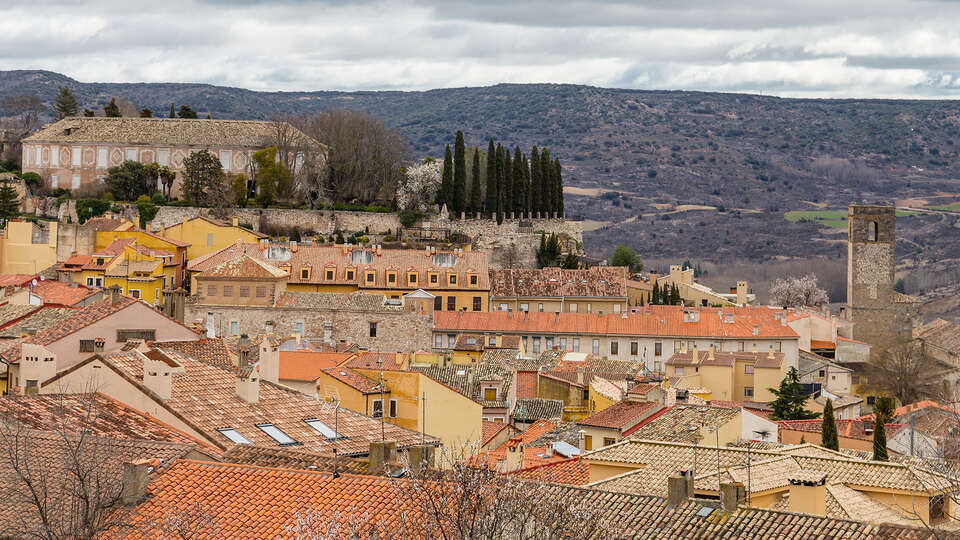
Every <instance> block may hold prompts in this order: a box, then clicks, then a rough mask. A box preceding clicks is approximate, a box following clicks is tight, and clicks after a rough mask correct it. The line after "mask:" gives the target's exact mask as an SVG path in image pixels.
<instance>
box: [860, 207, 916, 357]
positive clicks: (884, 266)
mask: <svg viewBox="0 0 960 540" xmlns="http://www.w3.org/2000/svg"><path fill="white" fill-rule="evenodd" d="M896 224H897V217H896V209H895V208H894V206H892V205H888V206H861V205H856V204H851V205H850V208H849V210H848V213H847V227H848V235H849V236H848V240H847V305H846V311H845V313H846V317H847V318H848V319H849V320H851V321H853V337H854V339H857V340H860V341H864V342H867V343H869V344H870V345H871V346H872V347H873V348H872V350H871V352H872V353H873V354H881V353H882V352H883V351H884V350H885V349H886V348H888V347H890V346H892V345H895V344H897V343H901V342H907V341H909V340H910V339H911V338H912V337H913V327H914V326H915V324H916V322H918V321H919V303H918V301H916V300H915V299H913V298H911V297H909V296H907V295H904V294H900V293H898V292H896V291H894V290H893V285H894V282H895V279H894V270H895V259H894V244H895V241H896Z"/></svg>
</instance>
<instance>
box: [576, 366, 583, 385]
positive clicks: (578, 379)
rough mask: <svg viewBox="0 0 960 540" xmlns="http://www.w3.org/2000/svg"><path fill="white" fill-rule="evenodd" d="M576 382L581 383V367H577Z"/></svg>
mask: <svg viewBox="0 0 960 540" xmlns="http://www.w3.org/2000/svg"><path fill="white" fill-rule="evenodd" d="M577 384H583V368H582V367H578V368H577Z"/></svg>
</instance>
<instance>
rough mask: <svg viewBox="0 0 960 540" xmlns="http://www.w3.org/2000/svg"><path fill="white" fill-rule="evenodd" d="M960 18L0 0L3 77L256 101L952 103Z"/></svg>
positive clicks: (827, 1) (527, 3)
mask: <svg viewBox="0 0 960 540" xmlns="http://www.w3.org/2000/svg"><path fill="white" fill-rule="evenodd" d="M958 21H960V1H958V0H940V1H922V0H918V1H905V0H904V1H899V0H873V1H869V2H859V1H856V2H854V1H848V0H804V1H799V2H793V1H788V0H740V1H737V2H728V1H725V0H691V1H682V0H636V1H633V2H615V1H590V0H574V1H561V0H519V1H518V0H512V1H504V0H484V1H476V2H468V1H465V0H407V1H392V0H382V1H357V2H342V1H334V0H276V1H267V0H233V1H231V0H160V1H151V2H141V1H138V0H129V1H107V0H87V1H82V2H81V1H79V0H29V1H24V0H0V69H48V70H53V71H58V72H61V73H64V74H66V75H69V76H71V77H74V78H75V79H78V80H81V81H87V82H93V81H100V82H138V81H147V82H160V81H175V82H209V83H213V84H221V85H229V86H239V87H245V88H251V89H256V90H366V89H401V90H419V89H429V88H443V87H458V86H480V85H490V84H496V83H499V82H517V83H523V82H564V83H582V84H591V85H597V86H611V87H626V88H645V89H687V90H719V91H738V92H751V93H765V94H776V95H782V96H802V97H821V96H822V97H931V98H932V97H953V98H960V25H958V24H957V22H958Z"/></svg>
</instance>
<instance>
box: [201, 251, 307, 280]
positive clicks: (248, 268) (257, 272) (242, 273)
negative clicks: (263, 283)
mask: <svg viewBox="0 0 960 540" xmlns="http://www.w3.org/2000/svg"><path fill="white" fill-rule="evenodd" d="M289 275H290V274H289V273H288V272H286V271H284V270H280V269H279V268H277V267H275V266H273V265H271V264H267V263H265V262H263V261H260V260H257V259H254V258H253V257H250V256H248V255H241V256H239V257H236V258H234V259H230V260H229V261H226V262H222V263H220V264H218V265H217V266H214V267H212V268H208V269H206V270H204V271H203V272H200V273H199V274H198V275H197V277H198V278H233V279H236V278H244V279H278V278H283V277H287V276H289Z"/></svg>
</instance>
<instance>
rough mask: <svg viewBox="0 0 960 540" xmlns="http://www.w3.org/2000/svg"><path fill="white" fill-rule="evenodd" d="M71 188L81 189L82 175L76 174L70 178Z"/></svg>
mask: <svg viewBox="0 0 960 540" xmlns="http://www.w3.org/2000/svg"><path fill="white" fill-rule="evenodd" d="M70 189H80V175H79V174H75V175H73V177H71V178H70Z"/></svg>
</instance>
